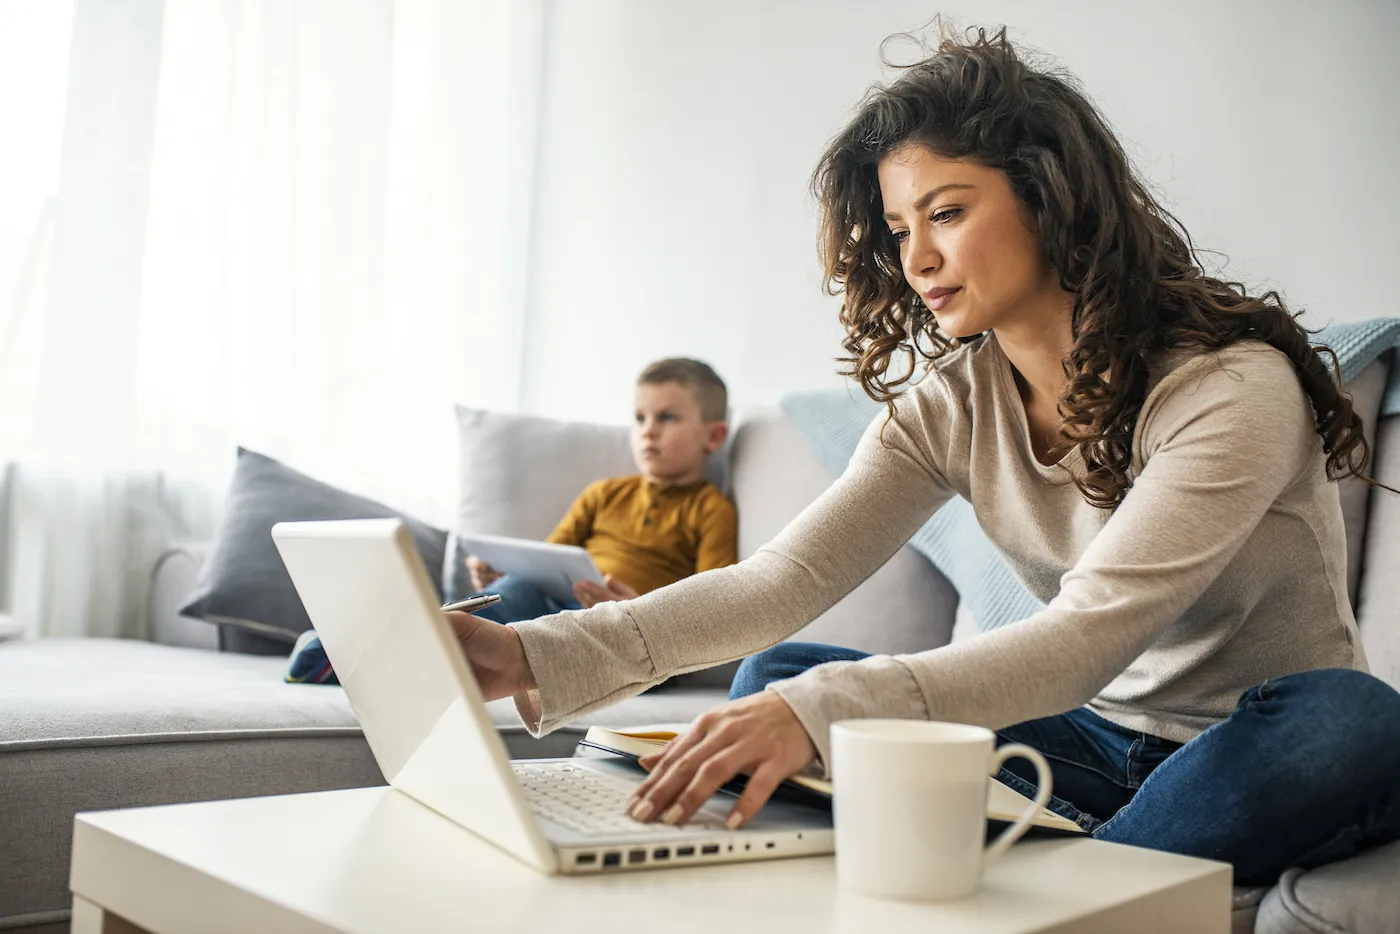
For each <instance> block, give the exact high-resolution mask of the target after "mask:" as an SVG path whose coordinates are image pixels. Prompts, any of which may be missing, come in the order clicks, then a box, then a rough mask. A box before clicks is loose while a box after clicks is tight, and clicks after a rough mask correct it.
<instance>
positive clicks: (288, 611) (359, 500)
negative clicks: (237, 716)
mask: <svg viewBox="0 0 1400 934" xmlns="http://www.w3.org/2000/svg"><path fill="white" fill-rule="evenodd" d="M390 518H399V519H403V520H404V522H405V523H406V524H407V525H408V529H409V531H410V532H411V533H412V535H413V542H414V544H415V545H417V546H418V554H419V555H420V556H421V557H422V558H423V563H424V564H425V565H426V566H427V567H428V569H429V572H430V573H429V576H430V577H434V578H436V577H437V576H438V575H437V571H438V569H439V568H441V567H442V564H443V552H444V550H445V549H446V546H447V533H446V532H445V531H444V530H442V529H436V528H433V527H432V526H430V525H425V524H424V523H422V522H419V521H417V520H415V519H411V518H409V517H408V516H405V515H403V514H402V513H399V512H395V511H394V510H393V509H390V508H389V507H388V506H385V505H384V504H383V503H376V502H375V501H374V500H372V499H366V498H364V497H363V496H356V495H355V494H354V493H347V492H345V491H344V490H341V489H337V488H336V487H333V486H331V485H330V484H328V483H322V482H321V481H319V480H313V479H312V478H311V477H308V476H306V474H303V473H299V472H298V471H295V470H293V469H292V468H290V467H288V466H287V465H286V464H283V463H281V462H280V461H276V460H273V459H272V458H271V457H267V456H266V455H263V454H259V453H257V452H256V451H248V450H245V449H243V448H239V449H238V463H237V466H236V467H235V468H234V471H233V481H232V482H231V483H230V485H229V493H228V500H227V505H226V508H225V511H224V518H223V521H222V522H221V523H220V524H219V530H218V532H217V533H216V535H215V536H214V543H213V546H212V548H211V549H210V551H209V557H208V560H206V561H205V562H204V564H203V565H202V566H201V567H200V569H199V578H198V579H197V581H196V582H195V589H194V593H193V594H192V595H191V596H190V598H189V600H188V602H187V603H186V604H185V606H184V607H182V608H181V609H180V612H181V613H182V614H184V615H186V616H193V617H197V618H199V619H203V620H207V621H208V622H211V623H215V624H217V625H218V626H219V647H220V648H221V649H223V650H224V651H229V652H246V653H249V654H255V655H286V654H288V653H289V652H290V651H291V649H292V643H294V642H295V641H296V638H297V636H299V635H300V634H301V633H302V632H304V631H305V630H307V629H310V628H311V620H310V618H308V617H307V615H306V608H305V607H303V606H302V603H301V598H300V597H298V596H297V592H296V588H295V587H294V586H293V585H292V579H291V577H290V576H288V574H287V568H286V565H284V564H283V563H282V557H281V555H280V554H278V552H277V546H276V545H275V544H274V543H273V541H272V527H273V526H274V525H276V524H277V523H278V522H294V521H300V520H311V519H390ZM434 583H435V584H438V586H439V590H440V589H441V585H440V582H438V581H436V580H435V581H434Z"/></svg>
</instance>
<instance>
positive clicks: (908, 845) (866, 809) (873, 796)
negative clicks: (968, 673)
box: [831, 720, 1051, 901]
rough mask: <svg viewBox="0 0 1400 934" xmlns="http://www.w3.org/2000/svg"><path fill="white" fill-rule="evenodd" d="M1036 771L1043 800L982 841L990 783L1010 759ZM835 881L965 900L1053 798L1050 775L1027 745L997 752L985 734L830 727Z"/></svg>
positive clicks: (931, 727)
mask: <svg viewBox="0 0 1400 934" xmlns="http://www.w3.org/2000/svg"><path fill="white" fill-rule="evenodd" d="M1018 756H1019V757H1023V758H1026V759H1029V760H1030V761H1031V762H1032V763H1034V765H1035V770H1036V776H1037V781H1036V784H1037V785H1039V786H1040V787H1039V792H1038V794H1037V795H1036V798H1035V802H1034V804H1033V805H1032V806H1031V807H1029V808H1027V809H1026V812H1025V813H1024V814H1022V815H1021V816H1020V818H1019V819H1017V821H1016V822H1015V823H1014V824H1012V825H1011V826H1010V827H1008V828H1006V830H1004V831H1003V832H1002V833H1001V835H1000V836H998V837H997V838H996V840H994V841H992V843H991V844H990V845H989V846H987V848H986V849H985V850H983V848H982V842H983V840H984V839H985V837H986V819H987V795H988V793H989V790H990V789H989V785H988V783H989V782H990V781H991V776H993V775H995V774H997V772H998V771H999V770H1000V769H1001V766H1002V763H1004V762H1005V761H1006V760H1007V759H1011V758H1015V757H1018ZM831 772H832V782H833V784H834V785H835V786H836V796H835V801H834V809H835V820H836V877H837V879H838V880H839V881H840V883H841V884H842V885H843V886H846V887H848V888H850V889H852V890H854V891H857V892H862V893H864V894H867V895H879V896H883V897H886V898H902V899H911V900H919V901H949V900H953V899H958V898H966V897H968V896H970V895H972V894H973V893H974V892H975V891H976V890H977V884H978V882H979V881H980V880H981V878H982V871H983V870H984V869H986V868H987V866H989V865H991V864H992V862H993V861H994V860H996V859H997V858H998V857H1000V856H1001V855H1002V854H1003V853H1005V852H1006V850H1007V849H1008V848H1009V847H1010V846H1011V844H1012V843H1015V842H1016V840H1017V839H1019V838H1020V837H1021V835H1022V834H1024V833H1025V832H1026V830H1028V829H1029V828H1030V824H1031V819H1032V818H1033V817H1035V815H1036V813H1037V812H1039V810H1040V809H1041V808H1042V807H1044V806H1045V802H1046V801H1047V800H1049V798H1050V787H1051V784H1050V766H1049V765H1047V764H1046V762H1045V757H1044V756H1042V755H1041V754H1040V753H1038V752H1036V751H1035V750H1034V749H1031V748H1030V747H1029V746H1022V745H1019V744H1012V745H1008V746H1002V747H1001V748H1000V749H997V748H996V736H995V735H994V734H993V733H992V731H991V730H987V729H983V728H982V727H980V726H967V725H965V724H961V723H936V722H931V721H927V720H842V721H840V722H838V723H833V724H832V725H831Z"/></svg>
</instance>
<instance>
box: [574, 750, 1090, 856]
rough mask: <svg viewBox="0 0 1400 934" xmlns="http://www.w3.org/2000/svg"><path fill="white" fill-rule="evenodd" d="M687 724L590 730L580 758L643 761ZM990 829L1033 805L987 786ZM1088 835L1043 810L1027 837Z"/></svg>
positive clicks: (800, 795)
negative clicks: (616, 758) (617, 757)
mask: <svg viewBox="0 0 1400 934" xmlns="http://www.w3.org/2000/svg"><path fill="white" fill-rule="evenodd" d="M686 726H688V725H687V724H679V725H673V724H657V725H655V726H645V727H633V728H629V729H626V730H609V729H607V728H605V727H601V726H594V727H589V729H588V732H587V733H586V734H584V737H583V739H582V740H580V741H579V753H580V754H581V755H610V756H622V757H623V758H627V759H633V760H636V759H640V758H642V757H643V756H648V755H651V754H652V753H655V752H660V751H661V750H663V749H665V748H666V744H667V743H669V742H670V741H671V740H673V739H675V738H676V737H677V736H678V735H680V733H681V732H682V731H684V730H685V728H686ZM744 782H745V777H744V776H742V775H741V776H739V777H738V778H736V779H734V780H733V781H732V782H730V783H729V784H727V785H726V786H725V789H726V790H727V791H730V792H733V793H735V794H737V793H738V792H740V791H742V790H743V787H744ZM987 787H988V793H987V830H988V833H989V834H994V833H999V832H1000V831H1001V828H1003V827H1005V826H1006V825H1007V824H1010V823H1012V822H1014V821H1015V820H1017V819H1018V818H1019V817H1020V816H1021V815H1022V814H1024V813H1025V811H1026V808H1028V807H1029V806H1030V805H1031V803H1032V802H1031V799H1030V798H1027V797H1026V796H1025V795H1023V794H1021V793H1020V792H1018V791H1015V790H1014V789H1012V788H1009V787H1007V786H1006V785H1004V784H1002V783H1001V782H999V781H997V780H996V779H992V780H991V781H989V782H988V783H987ZM832 792H833V788H832V784H831V781H830V780H829V779H825V778H821V777H819V776H816V775H804V774H798V775H794V776H793V777H792V778H789V779H788V780H787V781H785V782H783V783H782V785H781V786H779V789H778V791H777V792H776V793H775V795H780V796H782V797H783V798H784V799H786V800H789V801H799V802H802V803H804V804H809V805H811V806H813V807H824V808H827V809H830V807H831V796H832ZM1061 835H1064V836H1087V835H1086V834H1085V832H1084V831H1083V830H1082V829H1081V828H1080V827H1079V825H1078V824H1076V823H1075V822H1074V821H1072V820H1069V819H1068V818H1066V817H1061V816H1060V815H1059V814H1056V813H1055V812H1054V811H1051V810H1049V809H1047V808H1041V809H1040V813H1039V814H1037V815H1036V816H1035V817H1034V818H1032V819H1031V829H1030V830H1029V831H1028V832H1027V836H1061Z"/></svg>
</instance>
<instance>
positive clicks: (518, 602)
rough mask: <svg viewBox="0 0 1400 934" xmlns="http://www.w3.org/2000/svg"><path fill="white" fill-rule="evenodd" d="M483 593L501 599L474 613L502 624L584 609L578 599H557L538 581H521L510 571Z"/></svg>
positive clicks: (473, 613) (473, 612)
mask: <svg viewBox="0 0 1400 934" xmlns="http://www.w3.org/2000/svg"><path fill="white" fill-rule="evenodd" d="M482 593H494V594H500V596H501V602H500V603H493V604H491V605H490V606H488V607H486V608H485V609H481V610H473V611H472V615H473V616H480V617H481V618H482V619H490V620H495V621H496V622H498V623H518V622H520V621H521V620H524V619H538V618H539V617H541V616H549V615H551V614H553V613H558V612H560V611H561V610H577V609H581V607H580V606H579V604H578V602H577V601H575V600H567V601H565V600H556V599H554V598H553V597H551V596H549V595H548V594H546V593H545V592H544V591H542V590H540V589H539V588H538V587H536V586H535V585H534V584H531V583H529V582H528V581H523V580H518V579H516V578H513V577H511V576H510V575H509V574H507V575H506V576H505V577H501V578H498V579H497V580H496V582H495V583H493V584H491V585H490V586H488V587H487V588H486V589H485V590H483V591H482Z"/></svg>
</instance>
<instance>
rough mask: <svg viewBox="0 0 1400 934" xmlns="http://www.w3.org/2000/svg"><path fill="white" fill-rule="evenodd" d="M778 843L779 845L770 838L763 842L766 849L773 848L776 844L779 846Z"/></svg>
mask: <svg viewBox="0 0 1400 934" xmlns="http://www.w3.org/2000/svg"><path fill="white" fill-rule="evenodd" d="M777 845H778V844H776V843H774V842H773V841H772V840H769V841H768V842H767V843H765V844H763V848H764V849H766V850H771V849H773V847H775V846H777Z"/></svg>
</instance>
